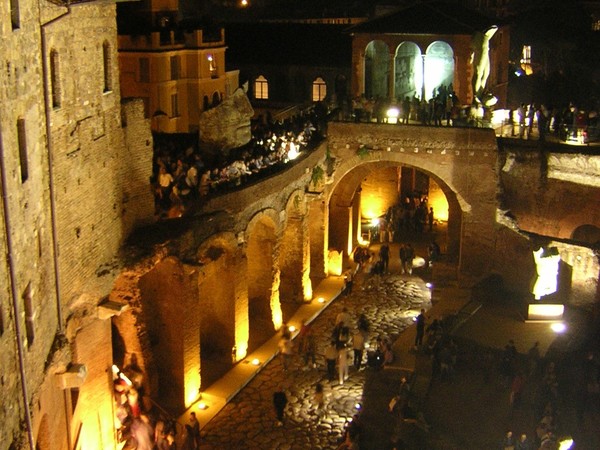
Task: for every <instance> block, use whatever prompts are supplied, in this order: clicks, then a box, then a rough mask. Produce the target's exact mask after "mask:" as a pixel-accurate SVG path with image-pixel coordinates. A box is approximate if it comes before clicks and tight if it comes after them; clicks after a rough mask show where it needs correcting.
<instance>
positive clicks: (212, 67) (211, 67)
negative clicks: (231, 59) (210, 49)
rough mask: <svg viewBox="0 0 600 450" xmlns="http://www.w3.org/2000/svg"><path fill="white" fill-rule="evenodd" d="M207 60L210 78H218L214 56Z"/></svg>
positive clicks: (208, 57) (209, 56)
mask: <svg viewBox="0 0 600 450" xmlns="http://www.w3.org/2000/svg"><path fill="white" fill-rule="evenodd" d="M207 59H208V70H209V71H210V77H211V78H218V77H219V75H218V74H217V64H216V63H215V60H214V58H213V55H208V56H207Z"/></svg>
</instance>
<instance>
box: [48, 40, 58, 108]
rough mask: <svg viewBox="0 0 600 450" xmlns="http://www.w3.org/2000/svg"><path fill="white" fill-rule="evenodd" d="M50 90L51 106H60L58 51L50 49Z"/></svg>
mask: <svg viewBox="0 0 600 450" xmlns="http://www.w3.org/2000/svg"><path fill="white" fill-rule="evenodd" d="M50 90H51V91H52V107H53V108H60V72H59V65H58V52H57V51H56V50H54V49H52V50H50Z"/></svg>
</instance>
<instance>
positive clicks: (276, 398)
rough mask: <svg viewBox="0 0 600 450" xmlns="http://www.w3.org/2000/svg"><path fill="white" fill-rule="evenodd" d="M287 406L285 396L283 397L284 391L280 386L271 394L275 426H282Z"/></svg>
mask: <svg viewBox="0 0 600 450" xmlns="http://www.w3.org/2000/svg"><path fill="white" fill-rule="evenodd" d="M287 404H288V398H287V395H285V391H284V390H283V387H282V386H280V387H279V388H278V389H277V390H276V391H275V392H274V393H273V407H274V408H275V416H276V417H277V426H279V427H280V426H282V425H283V416H284V413H285V407H286V406H287Z"/></svg>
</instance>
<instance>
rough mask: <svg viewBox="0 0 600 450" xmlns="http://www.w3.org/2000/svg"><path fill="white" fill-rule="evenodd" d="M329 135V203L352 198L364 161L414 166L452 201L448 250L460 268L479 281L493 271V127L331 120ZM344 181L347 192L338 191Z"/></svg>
mask: <svg viewBox="0 0 600 450" xmlns="http://www.w3.org/2000/svg"><path fill="white" fill-rule="evenodd" d="M327 139H328V145H329V148H330V149H331V154H332V157H333V158H335V164H336V167H335V170H334V172H333V174H332V175H331V176H330V177H329V179H328V180H327V181H328V183H327V184H326V186H325V190H324V198H325V203H326V204H327V207H329V205H330V204H331V201H332V196H333V195H334V193H335V195H339V196H340V198H345V199H348V198H350V197H349V195H351V193H353V192H354V190H355V187H356V186H358V183H359V181H360V179H361V176H363V175H361V173H362V174H364V173H366V171H368V170H369V169H368V167H363V168H361V166H363V165H366V164H383V165H384V166H385V165H390V164H392V165H402V166H408V167H413V168H415V169H416V170H418V171H421V172H423V173H426V174H428V175H429V176H430V177H432V178H433V179H434V180H435V181H436V183H437V184H438V185H439V186H440V189H441V190H442V192H443V193H444V195H445V196H446V198H447V200H448V207H449V214H450V216H449V218H448V241H449V248H448V253H449V254H451V255H453V256H454V257H455V258H456V260H457V262H458V270H459V272H460V273H462V274H469V276H470V277H471V278H475V279H477V278H480V277H482V276H485V275H487V274H489V272H490V271H491V270H492V269H493V267H492V266H493V261H492V258H489V255H490V254H491V253H492V252H493V249H494V236H495V235H496V228H495V227H496V223H497V222H496V215H497V195H498V186H499V176H498V167H497V151H498V150H497V143H496V137H495V135H494V133H493V130H483V129H477V130H475V129H459V128H453V127H420V126H396V125H390V124H346V123H331V124H329V127H328V133H327ZM355 168H357V170H356V172H353V171H354V170H355ZM361 171H362V172H361ZM342 180H343V181H342ZM341 182H342V183H345V184H347V186H346V188H345V189H346V190H347V191H348V192H347V193H345V194H342V193H340V192H341V191H340V192H336V189H337V187H338V185H339V184H340V183H341ZM346 201H347V200H346Z"/></svg>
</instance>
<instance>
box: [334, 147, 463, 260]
mask: <svg viewBox="0 0 600 450" xmlns="http://www.w3.org/2000/svg"><path fill="white" fill-rule="evenodd" d="M377 153H379V154H378V155H372V156H370V157H355V158H351V159H349V160H348V161H346V162H345V163H344V164H342V165H341V166H340V167H339V168H338V169H337V170H336V180H338V181H337V182H335V183H334V184H333V185H332V187H331V189H330V190H329V192H328V198H327V202H328V204H329V202H331V200H332V198H333V196H334V195H335V196H336V203H337V204H342V205H344V204H347V205H350V203H351V202H352V197H353V196H354V193H355V191H356V189H357V188H358V187H359V185H360V183H361V181H362V180H363V179H364V178H365V177H366V176H367V175H368V174H369V173H371V172H372V171H373V170H376V169H377V168H378V167H390V166H404V167H411V168H414V169H416V170H419V171H421V172H423V173H425V174H427V175H428V176H429V177H430V178H432V179H433V180H434V181H435V182H436V183H437V184H438V185H439V186H440V189H441V190H442V192H443V193H444V195H445V196H446V200H447V201H448V249H447V252H448V258H449V259H450V260H453V261H458V259H459V257H460V255H459V249H460V231H461V228H462V214H463V211H469V210H470V209H471V205H470V204H469V203H468V202H467V201H466V199H464V198H463V197H462V196H461V195H460V194H458V193H456V192H455V191H454V190H453V189H452V188H451V187H450V186H449V185H448V183H446V182H445V181H444V179H443V178H441V177H440V176H439V175H437V174H436V173H435V172H433V168H431V167H428V165H424V164H421V163H419V161H416V160H415V159H414V158H411V157H410V155H402V154H397V153H389V154H388V152H385V153H383V154H382V152H377ZM338 172H339V175H340V177H339V179H338Z"/></svg>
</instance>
